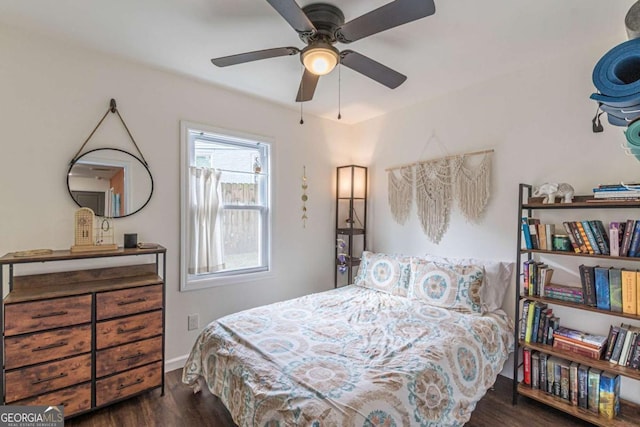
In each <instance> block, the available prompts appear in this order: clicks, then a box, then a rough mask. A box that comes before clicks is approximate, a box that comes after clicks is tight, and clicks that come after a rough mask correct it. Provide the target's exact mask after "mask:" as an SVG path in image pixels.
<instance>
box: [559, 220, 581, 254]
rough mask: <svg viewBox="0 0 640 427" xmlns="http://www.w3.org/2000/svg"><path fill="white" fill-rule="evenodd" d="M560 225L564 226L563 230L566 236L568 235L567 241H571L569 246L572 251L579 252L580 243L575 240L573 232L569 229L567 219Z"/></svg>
mask: <svg viewBox="0 0 640 427" xmlns="http://www.w3.org/2000/svg"><path fill="white" fill-rule="evenodd" d="M562 226H563V227H564V231H565V232H566V233H567V236H569V242H571V247H572V248H573V252H575V253H578V254H579V253H580V245H579V244H578V242H577V241H576V237H575V235H574V234H573V231H572V230H571V226H570V225H569V221H564V222H563V223H562Z"/></svg>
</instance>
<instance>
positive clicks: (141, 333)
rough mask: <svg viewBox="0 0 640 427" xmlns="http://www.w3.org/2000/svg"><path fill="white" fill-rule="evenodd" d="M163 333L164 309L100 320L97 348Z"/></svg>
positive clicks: (97, 328) (97, 332)
mask: <svg viewBox="0 0 640 427" xmlns="http://www.w3.org/2000/svg"><path fill="white" fill-rule="evenodd" d="M161 334H162V311H161V310H157V311H152V312H151V313H144V314H138V315H135V316H129V317H123V318H120V319H115V320H107V321H104V322H98V324H97V325H96V348H98V349H103V348H107V347H113V346H116V345H119V344H125V343H128V342H131V341H136V340H140V339H143V338H151V337H153V336H155V335H161Z"/></svg>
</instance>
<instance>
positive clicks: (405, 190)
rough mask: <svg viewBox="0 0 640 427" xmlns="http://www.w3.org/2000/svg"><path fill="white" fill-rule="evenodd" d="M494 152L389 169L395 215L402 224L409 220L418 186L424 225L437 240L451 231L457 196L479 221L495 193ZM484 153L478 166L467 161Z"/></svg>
mask: <svg viewBox="0 0 640 427" xmlns="http://www.w3.org/2000/svg"><path fill="white" fill-rule="evenodd" d="M491 153H493V150H483V151H475V152H470V153H465V154H460V155H456V156H446V157H442V158H439V159H433V160H425V161H419V162H415V163H410V164H406V165H401V166H396V167H393V168H389V169H387V174H388V181H389V195H388V200H389V208H390V209H391V216H392V217H393V219H394V220H395V221H396V222H397V223H398V224H401V225H403V224H405V223H406V221H407V218H408V216H409V211H410V210H411V205H412V196H413V187H414V186H415V193H416V209H417V214H418V218H419V219H420V225H421V226H422V230H423V231H424V233H425V234H426V236H427V238H428V239H429V240H430V241H432V242H433V243H439V242H440V240H441V239H442V236H443V235H444V233H445V232H446V231H447V228H448V226H449V214H450V211H451V204H452V201H453V199H454V198H455V199H456V201H457V204H458V207H459V208H460V210H461V211H462V214H463V215H464V217H465V218H466V219H467V220H468V221H477V220H478V219H479V218H480V215H481V214H482V212H484V209H485V207H486V206H487V203H488V201H489V196H490V193H491V191H490V185H491ZM481 154H483V155H484V157H483V158H482V160H481V161H480V163H479V164H478V165H477V166H475V167H471V166H468V165H467V164H466V161H467V160H468V158H469V157H471V156H476V155H481ZM396 170H399V174H396V172H395V171H396ZM414 171H415V178H414ZM398 175H399V176H398Z"/></svg>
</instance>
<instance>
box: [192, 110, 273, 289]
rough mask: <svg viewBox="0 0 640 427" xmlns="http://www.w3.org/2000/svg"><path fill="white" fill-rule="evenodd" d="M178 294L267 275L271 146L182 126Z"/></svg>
mask: <svg viewBox="0 0 640 427" xmlns="http://www.w3.org/2000/svg"><path fill="white" fill-rule="evenodd" d="M181 128H182V129H181V133H182V161H181V166H182V181H181V182H182V188H181V190H182V195H181V232H182V235H181V284H180V289H181V290H192V289H200V288H204V287H209V286H216V285H221V284H228V283H234V282H237V281H241V280H248V279H250V278H254V277H255V278H257V277H256V276H257V275H259V273H263V272H267V271H269V261H270V260H269V258H270V256H269V255H270V228H271V226H270V180H269V168H270V142H269V141H267V140H265V138H261V137H255V136H246V135H238V134H232V133H231V132H228V131H223V130H220V129H212V128H208V127H206V126H203V125H197V124H192V123H186V122H183V123H182V124H181Z"/></svg>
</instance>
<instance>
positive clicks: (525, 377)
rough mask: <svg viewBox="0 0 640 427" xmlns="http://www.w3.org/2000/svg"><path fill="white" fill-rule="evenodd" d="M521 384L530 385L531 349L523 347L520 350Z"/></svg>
mask: <svg viewBox="0 0 640 427" xmlns="http://www.w3.org/2000/svg"><path fill="white" fill-rule="evenodd" d="M522 382H524V383H525V384H526V385H528V386H530V385H531V349H530V348H529V347H525V348H523V349H522Z"/></svg>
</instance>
